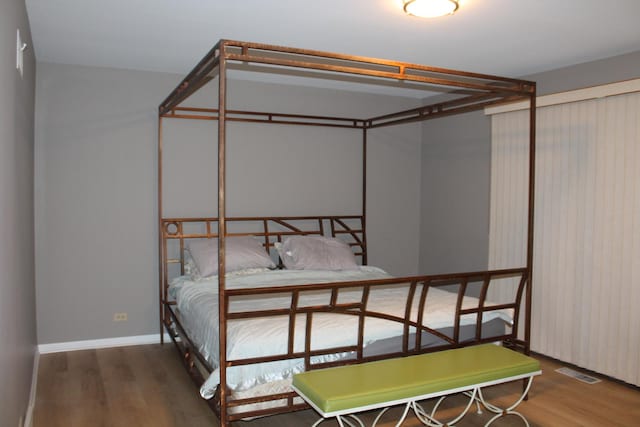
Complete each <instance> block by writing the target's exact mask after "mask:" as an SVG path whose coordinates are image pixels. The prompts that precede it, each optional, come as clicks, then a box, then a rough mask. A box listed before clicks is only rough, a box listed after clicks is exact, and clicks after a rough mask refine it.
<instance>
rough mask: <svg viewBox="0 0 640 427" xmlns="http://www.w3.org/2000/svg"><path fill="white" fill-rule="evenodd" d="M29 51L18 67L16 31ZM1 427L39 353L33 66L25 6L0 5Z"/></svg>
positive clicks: (15, 0) (19, 412) (22, 395)
mask: <svg viewBox="0 0 640 427" xmlns="http://www.w3.org/2000/svg"><path fill="white" fill-rule="evenodd" d="M18 28H19V29H20V34H21V37H22V38H23V39H24V41H25V42H26V43H28V44H29V46H30V48H29V49H27V50H26V51H25V57H24V70H25V72H24V77H23V78H21V77H20V75H19V73H18V72H17V71H16V68H15V57H16V29H18ZM0 57H1V58H2V61H0V343H1V344H0V425H2V426H11V427H13V426H17V425H18V422H19V420H20V417H21V416H23V415H24V414H25V412H26V410H27V405H28V402H29V389H30V386H31V374H32V371H33V361H34V354H35V351H36V313H35V296H34V294H35V289H34V287H35V279H34V249H33V234H34V232H33V209H34V208H33V111H34V89H35V83H34V80H35V61H34V58H33V48H32V46H31V37H30V29H29V22H28V20H27V15H26V10H25V5H24V1H22V0H6V1H2V2H1V3H0Z"/></svg>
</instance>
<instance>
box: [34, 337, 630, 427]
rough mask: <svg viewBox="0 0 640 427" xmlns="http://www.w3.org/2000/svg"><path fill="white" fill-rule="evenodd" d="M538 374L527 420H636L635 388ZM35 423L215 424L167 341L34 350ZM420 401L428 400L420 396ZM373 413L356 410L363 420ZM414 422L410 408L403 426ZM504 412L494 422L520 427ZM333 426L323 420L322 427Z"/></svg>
mask: <svg viewBox="0 0 640 427" xmlns="http://www.w3.org/2000/svg"><path fill="white" fill-rule="evenodd" d="M541 363H542V369H543V375H541V376H539V377H536V379H535V380H534V385H533V387H532V389H531V392H530V395H529V400H527V401H525V402H523V403H522V404H521V405H520V406H519V407H518V411H519V412H521V413H522V414H523V415H525V416H526V417H527V419H528V420H529V423H530V425H531V426H532V427H538V426H539V427H542V426H545V427H546V426H551V427H556V426H562V427H574V426H575V427H578V426H580V427H596V426H598V427H601V426H607V427H630V426H636V425H640V391H638V390H637V389H635V388H632V387H629V386H625V385H622V384H620V383H617V382H613V381H607V380H604V381H602V382H600V383H598V384H592V385H589V384H585V383H581V382H579V381H577V380H575V379H572V378H570V377H567V376H564V375H561V374H559V373H557V372H555V371H554V370H555V369H556V368H557V367H558V366H559V364H558V363H557V362H555V361H552V360H549V359H545V358H541ZM39 366H40V368H39V372H38V386H37V397H36V407H35V410H34V423H33V426H34V427H58V426H60V427H85V426H86V427H89V426H90V427H129V426H135V427H139V426H141V427H146V426H150V427H151V426H153V427H219V423H218V421H217V419H216V417H215V415H214V414H213V413H212V412H211V410H210V409H209V407H208V405H207V404H206V402H205V401H204V400H203V399H202V398H200V395H199V393H198V390H197V387H195V385H194V384H193V383H192V382H191V379H190V377H189V375H188V374H187V373H186V371H185V370H184V368H183V367H182V363H181V361H180V358H179V356H178V354H177V352H176V351H175V349H174V348H173V347H172V345H171V344H167V345H164V346H161V345H159V344H158V345H147V346H134V347H120V348H110V349H100V350H85V351H76V352H69V353H56V354H45V355H42V356H41V358H40V365H39ZM521 388H522V383H521V382H516V383H511V384H502V385H499V386H495V387H491V388H489V389H487V390H485V395H486V397H487V399H488V400H490V401H491V402H494V403H498V404H500V405H509V404H510V403H512V402H513V401H515V399H516V398H517V395H518V392H519V391H520V390H521ZM464 403H465V402H464V399H463V398H462V397H460V396H452V397H450V398H447V399H446V401H445V403H444V404H443V405H442V409H441V411H439V413H440V414H442V415H443V416H445V417H446V416H450V417H453V416H455V415H456V414H457V413H458V412H459V411H460V408H461V407H462V406H463V405H464ZM424 405H425V408H426V409H429V408H431V407H432V405H433V402H427V403H425V404H424ZM399 413H400V409H399V408H393V409H392V410H391V411H389V414H387V415H385V417H384V418H383V420H382V422H380V423H379V426H380V427H391V426H394V425H395V422H396V419H397V417H398V416H399ZM375 415H376V414H375V413H365V414H362V418H363V420H364V421H365V422H368V423H369V425H370V423H371V422H372V421H373V419H374V417H375ZM491 417H492V414H490V413H489V412H487V411H486V410H485V411H484V413H483V414H476V413H475V409H472V410H470V412H469V414H467V416H466V417H465V418H464V419H463V420H462V421H461V422H460V423H458V424H457V425H458V426H459V427H476V426H483V425H484V424H485V423H486V422H487V421H488V420H489V419H490V418H491ZM317 419H318V415H317V414H316V413H315V412H314V411H311V410H307V411H300V412H296V413H292V414H284V415H277V416H272V417H265V418H259V419H256V420H252V421H240V422H236V423H234V427H267V426H269V427H271V426H279V427H300V426H310V425H312V424H313V423H314V422H315V421H316V420H317ZM420 425H422V424H420V422H419V421H418V420H417V419H416V418H415V416H413V415H410V416H409V417H408V419H407V421H406V422H405V424H403V427H417V426H420ZM522 425H523V423H522V421H521V420H520V419H519V418H517V417H515V416H509V417H505V418H503V419H501V420H497V421H496V422H495V423H494V424H493V426H495V427H512V426H513V427H521V426H522ZM334 426H337V423H336V422H335V421H327V422H325V423H323V424H322V425H321V427H334Z"/></svg>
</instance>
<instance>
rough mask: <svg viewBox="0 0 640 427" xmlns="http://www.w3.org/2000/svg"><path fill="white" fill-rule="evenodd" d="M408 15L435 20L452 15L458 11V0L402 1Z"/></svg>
mask: <svg viewBox="0 0 640 427" xmlns="http://www.w3.org/2000/svg"><path fill="white" fill-rule="evenodd" d="M402 3H403V4H404V11H405V12H406V13H407V14H408V15H413V16H419V17H421V18H436V17H438V16H445V15H453V14H454V13H455V11H456V10H458V0H402Z"/></svg>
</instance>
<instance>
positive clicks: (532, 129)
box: [524, 83, 536, 355]
mask: <svg viewBox="0 0 640 427" xmlns="http://www.w3.org/2000/svg"><path fill="white" fill-rule="evenodd" d="M532 86H533V87H532V88H531V95H530V100H531V101H530V105H529V217H528V223H527V274H528V276H529V277H528V279H527V293H526V298H525V329H524V340H525V347H524V352H525V354H527V355H528V354H529V353H530V352H531V299H532V291H533V290H532V286H533V214H534V208H535V203H534V202H535V181H536V85H535V83H532Z"/></svg>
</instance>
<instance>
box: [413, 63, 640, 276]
mask: <svg viewBox="0 0 640 427" xmlns="http://www.w3.org/2000/svg"><path fill="white" fill-rule="evenodd" d="M638 77H640V51H638V52H634V53H630V54H626V55H620V56H616V57H612V58H607V59H602V60H599V61H593V62H589V63H584V64H578V65H574V66H570V67H566V68H561V69H557V70H551V71H547V72H543V73H538V74H534V75H529V76H524V77H523V78H524V79H528V80H533V81H536V82H537V89H538V95H546V94H549V93H556V92H562V91H567V90H573V89H579V88H583V87H589V86H595V85H600V84H606V83H612V82H617V81H622V80H629V79H634V78H638ZM422 141H423V142H422V189H421V192H422V193H421V194H422V196H421V197H422V207H421V239H420V242H421V243H420V264H419V265H420V266H419V269H420V272H421V273H438V272H447V271H452V270H475V269H484V268H486V266H487V263H488V247H489V235H488V230H489V216H488V213H489V191H490V182H489V181H490V170H491V122H490V119H489V118H488V117H484V113H483V112H481V111H480V112H475V113H470V114H465V115H463V116H458V117H452V118H447V119H444V120H437V121H431V122H424V123H423V125H422ZM443 159H444V160H447V159H449V160H451V159H454V160H453V163H448V161H447V162H446V163H444V164H442V163H440V160H443Z"/></svg>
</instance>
